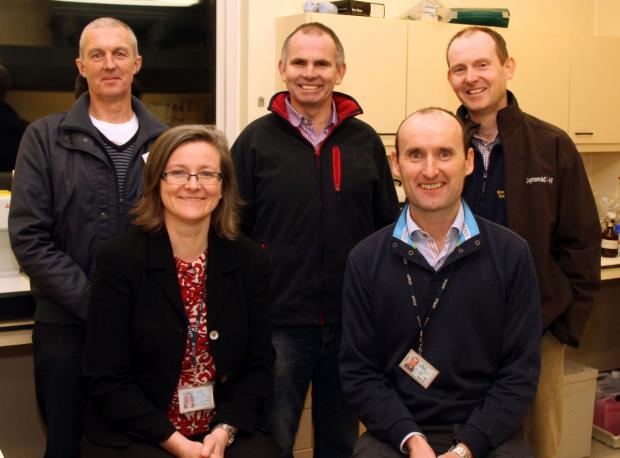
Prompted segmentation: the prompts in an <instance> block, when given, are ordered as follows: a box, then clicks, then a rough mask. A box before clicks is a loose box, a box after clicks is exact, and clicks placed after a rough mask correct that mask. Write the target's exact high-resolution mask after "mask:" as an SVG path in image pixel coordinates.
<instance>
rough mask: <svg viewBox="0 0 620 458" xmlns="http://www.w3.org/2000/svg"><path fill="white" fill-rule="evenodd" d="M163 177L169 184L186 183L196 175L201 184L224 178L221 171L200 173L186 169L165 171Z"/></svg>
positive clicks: (215, 182)
mask: <svg viewBox="0 0 620 458" xmlns="http://www.w3.org/2000/svg"><path fill="white" fill-rule="evenodd" d="M161 177H162V178H163V179H164V180H166V182H167V183H169V184H185V183H187V182H188V181H189V180H190V178H191V177H196V180H197V181H198V183H200V184H217V183H219V182H220V181H222V179H223V178H224V175H223V174H222V173H221V172H211V171H208V170H204V171H202V172H198V173H188V172H186V171H185V170H171V171H170V172H163V173H162V174H161Z"/></svg>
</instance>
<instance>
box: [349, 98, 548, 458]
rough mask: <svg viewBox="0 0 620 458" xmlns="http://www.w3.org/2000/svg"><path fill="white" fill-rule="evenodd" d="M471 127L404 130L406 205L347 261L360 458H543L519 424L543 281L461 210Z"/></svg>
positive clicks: (528, 394) (408, 123)
mask: <svg viewBox="0 0 620 458" xmlns="http://www.w3.org/2000/svg"><path fill="white" fill-rule="evenodd" d="M472 170H473V151H472V149H471V148H469V147H468V146H467V142H466V138H465V134H464V128H463V125H462V124H461V122H460V121H459V120H458V119H457V118H456V117H455V116H454V115H453V114H452V113H450V112H447V111H444V110H442V109H439V108H427V109H424V110H420V111H418V112H416V113H414V114H413V115H411V116H410V117H409V118H407V119H405V121H403V123H402V124H401V126H400V128H399V129H398V132H397V136H396V152H394V153H393V154H392V171H393V173H394V175H395V176H397V177H399V178H400V179H401V180H402V182H403V186H404V189H405V193H406V196H407V202H408V203H407V205H406V206H405V207H404V208H403V211H402V213H401V215H400V217H399V219H398V220H397V222H396V223H395V224H392V225H390V226H388V227H386V228H384V229H382V230H380V231H378V232H376V233H375V234H373V235H371V236H370V237H368V238H366V239H365V240H363V241H362V242H361V243H360V244H359V245H357V247H356V248H355V249H354V250H353V251H352V252H351V255H350V257H349V261H348V265H347V270H346V274H345V281H344V286H343V290H344V291H343V323H342V324H343V341H342V353H341V378H342V386H343V390H344V392H345V395H346V396H347V398H348V400H349V402H350V403H351V405H352V406H353V408H354V409H355V410H356V411H357V413H358V414H359V416H360V419H361V420H362V422H363V423H364V424H365V425H366V427H367V429H368V432H366V433H365V434H364V435H363V436H362V437H361V438H360V439H359V440H358V442H357V444H356V447H355V452H354V455H353V456H354V457H362V458H365V457H368V458H370V457H377V456H381V457H394V458H396V457H399V456H402V453H405V454H408V456H409V457H412V458H413V457H415V458H434V457H437V456H442V457H445V458H471V457H475V458H482V457H486V456H489V457H496V456H502V457H509V456H510V457H515V458H516V457H518V458H525V457H531V456H533V455H532V454H531V453H530V451H529V450H527V448H526V447H525V444H524V442H523V439H522V437H521V436H522V434H520V426H521V422H522V420H523V417H524V416H525V414H526V412H527V411H528V408H529V406H530V404H531V402H532V400H533V398H534V394H535V391H536V383H537V381H538V371H539V362H540V361H539V344H540V316H539V298H538V285H537V282H536V273H535V270H534V265H533V262H532V258H531V255H530V251H529V248H528V245H527V243H526V241H525V240H523V239H522V238H521V237H519V236H517V235H516V234H514V233H513V232H511V231H510V230H508V229H506V228H504V227H502V226H500V225H497V224H495V223H491V222H489V221H487V220H484V219H481V218H478V217H475V216H474V215H473V214H472V212H471V210H470V209H469V207H468V206H467V205H466V204H465V203H464V202H463V201H462V200H461V198H460V196H461V192H462V190H463V183H464V180H465V177H466V176H467V175H469V174H470V173H471V172H472Z"/></svg>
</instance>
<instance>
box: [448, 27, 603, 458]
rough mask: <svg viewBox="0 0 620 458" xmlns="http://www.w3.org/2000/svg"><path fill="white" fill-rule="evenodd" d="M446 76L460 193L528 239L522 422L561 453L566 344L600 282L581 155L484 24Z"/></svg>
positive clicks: (551, 457)
mask: <svg viewBox="0 0 620 458" xmlns="http://www.w3.org/2000/svg"><path fill="white" fill-rule="evenodd" d="M446 57H447V61H448V81H449V82H450V85H451V86H452V89H453V90H454V93H455V94H456V96H457V97H458V98H459V100H460V101H461V103H462V104H463V105H461V107H460V108H459V109H458V111H457V115H458V116H459V117H460V118H461V119H462V120H463V122H464V123H465V126H466V130H467V134H468V137H469V138H470V142H471V146H472V147H473V148H474V154H475V158H474V171H473V173H472V174H471V175H470V176H469V177H467V180H466V181H465V189H464V191H463V198H464V199H465V201H466V202H467V204H468V205H469V206H470V207H471V209H472V211H473V212H474V213H475V214H476V215H479V216H482V217H483V218H487V219H490V220H491V221H493V222H495V223H498V224H502V225H504V226H506V227H508V228H510V229H512V230H513V231H515V232H516V233H517V234H519V235H520V236H521V237H523V238H524V239H525V240H527V242H528V244H529V246H530V249H531V251H532V256H533V258H534V265H535V266H536V273H537V277H538V285H539V289H540V302H541V304H540V305H541V317H542V326H543V332H544V334H543V338H542V343H541V372H540V383H539V386H538V392H537V393H536V399H535V401H534V404H533V405H532V409H531V411H530V414H529V415H528V417H527V418H526V421H525V436H526V441H527V442H528V444H529V445H530V446H531V447H532V448H533V449H534V451H535V452H536V456H538V457H539V458H557V454H558V449H559V445H560V437H561V436H562V387H563V377H564V352H565V347H566V345H571V346H573V347H577V346H578V345H579V340H580V338H581V334H582V333H583V330H584V327H585V324H586V322H587V319H588V316H589V315H590V310H591V309H592V304H593V302H594V293H595V292H596V290H597V288H598V286H599V281H600V254H601V232H600V230H601V228H600V225H599V221H598V215H597V212H596V205H595V203H594V197H593V196H592V190H591V189H590V184H589V182H588V177H587V176H586V172H585V169H584V166H583V161H582V160H581V157H580V155H579V153H578V152H577V149H576V147H575V145H574V143H573V142H572V140H571V139H570V137H569V136H568V135H567V134H566V132H564V131H563V130H561V129H559V128H557V127H556V126H553V125H551V124H549V123H547V122H544V121H542V120H540V119H537V118H535V117H534V116H531V115H529V114H527V113H524V112H523V111H521V109H520V108H519V105H518V103H517V99H516V97H515V96H514V94H512V93H511V92H510V91H508V90H507V83H508V80H510V79H511V78H512V77H513V76H514V74H515V70H516V67H515V65H516V64H515V61H514V59H513V58H512V57H510V56H509V54H508V49H507V47H506V42H505V41H504V39H503V37H502V36H501V35H500V34H498V33H497V32H496V31H494V30H492V29H489V28H486V27H468V28H466V29H463V30H461V31H460V32H458V33H457V34H456V35H455V36H454V37H453V38H452V40H451V41H450V43H449V44H448V49H447V53H446Z"/></svg>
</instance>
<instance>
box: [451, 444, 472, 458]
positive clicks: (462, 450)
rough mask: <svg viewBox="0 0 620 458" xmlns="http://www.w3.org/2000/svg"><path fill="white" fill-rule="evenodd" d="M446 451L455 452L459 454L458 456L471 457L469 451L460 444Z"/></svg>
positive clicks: (460, 457)
mask: <svg viewBox="0 0 620 458" xmlns="http://www.w3.org/2000/svg"><path fill="white" fill-rule="evenodd" d="M448 451H449V452H454V453H456V454H457V455H458V456H459V458H473V457H472V456H471V453H469V451H468V450H467V449H466V448H465V447H463V446H462V445H460V444H459V445H455V446H453V447H451V448H450V450H448Z"/></svg>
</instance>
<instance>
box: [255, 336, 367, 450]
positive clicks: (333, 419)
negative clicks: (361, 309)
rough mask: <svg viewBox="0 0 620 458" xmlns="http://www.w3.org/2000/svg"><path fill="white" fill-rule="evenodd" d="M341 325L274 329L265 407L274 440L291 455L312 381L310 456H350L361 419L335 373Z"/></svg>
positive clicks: (337, 362) (337, 364) (337, 373)
mask: <svg viewBox="0 0 620 458" xmlns="http://www.w3.org/2000/svg"><path fill="white" fill-rule="evenodd" d="M341 336H342V333H341V328H340V326H337V325H330V326H296V327H274V329H273V346H274V348H275V350H276V362H275V365H274V369H273V371H274V386H273V396H272V399H271V400H270V402H269V403H268V407H267V415H268V417H269V420H270V427H271V433H272V434H273V438H274V439H275V440H276V442H278V445H279V446H280V448H281V449H282V451H283V455H282V456H283V457H284V458H292V456H293V454H292V452H291V449H292V447H293V442H294V440H295V433H296V432H297V428H298V426H299V418H300V416H301V411H302V409H303V406H304V401H305V399H306V392H307V391H308V386H309V384H310V382H311V381H312V422H313V425H314V445H313V447H314V458H349V457H350V456H351V452H352V451H353V445H354V444H355V440H356V439H357V436H358V430H359V423H358V421H357V418H356V416H355V414H354V413H353V410H352V409H351V407H350V406H349V404H348V403H347V401H346V400H345V397H344V394H343V393H342V388H341V386H340V376H339V372H338V367H339V361H338V360H339V356H340V340H341Z"/></svg>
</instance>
